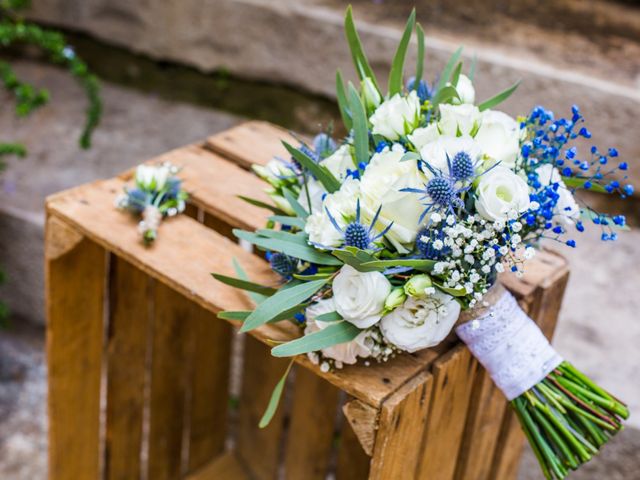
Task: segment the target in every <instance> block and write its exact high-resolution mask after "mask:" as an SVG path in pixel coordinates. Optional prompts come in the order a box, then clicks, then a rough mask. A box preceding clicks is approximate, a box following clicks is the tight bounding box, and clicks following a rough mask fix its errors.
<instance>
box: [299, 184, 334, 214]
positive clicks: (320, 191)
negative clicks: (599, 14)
mask: <svg viewBox="0 0 640 480" xmlns="http://www.w3.org/2000/svg"><path fill="white" fill-rule="evenodd" d="M307 187H308V188H309V198H308V199H307ZM325 193H327V191H326V190H325V189H324V187H323V186H322V183H320V182H319V181H318V180H316V179H314V178H308V179H307V185H306V186H305V185H302V189H301V190H300V193H299V194H298V203H299V204H300V205H302V207H303V208H304V209H305V210H306V211H307V212H308V211H309V200H311V211H312V212H313V213H315V212H319V211H321V210H322V197H323V196H324V194H325Z"/></svg>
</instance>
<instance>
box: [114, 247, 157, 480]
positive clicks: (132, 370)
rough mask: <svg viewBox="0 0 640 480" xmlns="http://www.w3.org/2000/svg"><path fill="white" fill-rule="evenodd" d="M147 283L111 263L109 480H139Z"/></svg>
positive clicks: (125, 267) (128, 266)
mask: <svg viewBox="0 0 640 480" xmlns="http://www.w3.org/2000/svg"><path fill="white" fill-rule="evenodd" d="M149 283H150V281H149V277H148V276H147V275H145V274H144V273H143V272H141V271H140V270H138V269H137V268H135V267H133V266H132V265H131V264H130V263H128V262H126V261H124V260H122V259H119V258H118V257H116V256H113V257H112V261H111V285H110V290H109V293H110V301H109V310H110V318H109V329H108V339H107V361H108V368H107V417H106V425H107V426H106V448H105V472H106V473H105V476H106V478H108V479H112V480H128V479H135V478H140V475H141V472H142V467H141V447H142V424H143V411H144V403H145V398H144V387H145V372H146V360H147V353H148V339H149V326H150V323H149V322H150V318H151V315H150V311H149V307H150V299H149V293H150V292H149Z"/></svg>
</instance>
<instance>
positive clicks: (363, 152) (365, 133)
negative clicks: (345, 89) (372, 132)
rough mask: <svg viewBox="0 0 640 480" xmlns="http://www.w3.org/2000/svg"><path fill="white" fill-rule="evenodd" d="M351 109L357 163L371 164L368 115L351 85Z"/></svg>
mask: <svg viewBox="0 0 640 480" xmlns="http://www.w3.org/2000/svg"><path fill="white" fill-rule="evenodd" d="M349 107H350V109H351V117H352V119H353V145H354V148H355V151H356V163H357V164H358V165H360V163H365V164H366V163H369V126H368V124H367V122H368V121H367V113H366V111H365V109H364V105H363V104H362V99H361V98H360V95H358V91H357V90H356V88H355V87H354V86H353V85H352V84H351V83H349Z"/></svg>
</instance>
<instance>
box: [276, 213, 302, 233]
mask: <svg viewBox="0 0 640 480" xmlns="http://www.w3.org/2000/svg"><path fill="white" fill-rule="evenodd" d="M269 220H271V221H272V222H277V223H279V224H280V225H286V226H288V227H296V228H299V229H300V230H302V229H304V226H305V221H304V220H303V219H302V218H300V217H290V216H288V215H272V216H270V217H269Z"/></svg>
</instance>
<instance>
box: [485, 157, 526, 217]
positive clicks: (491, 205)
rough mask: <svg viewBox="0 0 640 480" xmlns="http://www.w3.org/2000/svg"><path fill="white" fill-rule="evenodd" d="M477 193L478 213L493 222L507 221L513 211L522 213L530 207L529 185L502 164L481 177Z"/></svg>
mask: <svg viewBox="0 0 640 480" xmlns="http://www.w3.org/2000/svg"><path fill="white" fill-rule="evenodd" d="M476 195H477V199H476V209H477V210H478V213H480V215H482V217H484V218H485V219H487V220H490V221H493V222H496V221H506V220H508V219H509V215H510V214H511V213H512V212H516V213H518V214H520V213H523V212H525V211H526V210H527V209H528V208H529V186H528V185H527V183H526V182H525V181H524V180H523V179H522V178H520V177H519V176H518V175H516V174H515V173H513V172H512V171H511V170H509V169H508V168H506V167H503V166H501V165H498V166H495V167H493V168H492V169H491V170H489V171H488V172H486V173H485V174H483V175H482V176H481V177H480V181H479V183H478V186H477V187H476Z"/></svg>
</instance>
